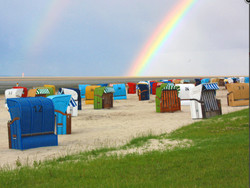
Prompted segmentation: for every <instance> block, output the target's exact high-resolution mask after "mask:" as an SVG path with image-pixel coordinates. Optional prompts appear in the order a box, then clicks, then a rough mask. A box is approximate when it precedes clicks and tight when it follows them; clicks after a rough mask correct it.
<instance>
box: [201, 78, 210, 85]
mask: <svg viewBox="0 0 250 188" xmlns="http://www.w3.org/2000/svg"><path fill="white" fill-rule="evenodd" d="M201 83H202V84H208V83H210V79H209V78H203V79H202V80H201Z"/></svg>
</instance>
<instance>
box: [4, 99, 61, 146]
mask: <svg viewBox="0 0 250 188" xmlns="http://www.w3.org/2000/svg"><path fill="white" fill-rule="evenodd" d="M7 105H8V108H9V112H10V116H11V121H9V122H8V137H9V148H10V149H20V150H25V149H30V148H37V147H45V146H57V145H58V139H57V135H56V134H55V116H54V105H53V102H52V101H51V100H50V99H47V98H44V97H31V98H12V99H7Z"/></svg>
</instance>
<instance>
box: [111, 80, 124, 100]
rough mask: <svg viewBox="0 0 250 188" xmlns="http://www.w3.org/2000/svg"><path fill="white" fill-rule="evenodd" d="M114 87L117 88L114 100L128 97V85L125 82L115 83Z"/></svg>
mask: <svg viewBox="0 0 250 188" xmlns="http://www.w3.org/2000/svg"><path fill="white" fill-rule="evenodd" d="M113 88H114V90H115V93H114V94H113V95H114V100H122V99H127V93H126V86H125V84H114V85H113Z"/></svg>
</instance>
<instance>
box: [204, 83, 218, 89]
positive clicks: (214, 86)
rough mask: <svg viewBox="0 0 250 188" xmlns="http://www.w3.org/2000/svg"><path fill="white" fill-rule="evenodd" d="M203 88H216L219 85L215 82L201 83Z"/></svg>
mask: <svg viewBox="0 0 250 188" xmlns="http://www.w3.org/2000/svg"><path fill="white" fill-rule="evenodd" d="M203 89H204V90H217V89H219V86H218V84H217V83H211V84H203Z"/></svg>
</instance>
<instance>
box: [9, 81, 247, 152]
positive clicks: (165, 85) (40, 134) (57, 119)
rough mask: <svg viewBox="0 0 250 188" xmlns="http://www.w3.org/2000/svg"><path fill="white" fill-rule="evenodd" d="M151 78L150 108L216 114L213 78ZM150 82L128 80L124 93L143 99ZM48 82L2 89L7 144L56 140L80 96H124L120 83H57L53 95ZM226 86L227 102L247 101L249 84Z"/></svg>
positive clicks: (107, 103)
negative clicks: (7, 116) (195, 81)
mask: <svg viewBox="0 0 250 188" xmlns="http://www.w3.org/2000/svg"><path fill="white" fill-rule="evenodd" d="M155 83H157V87H156V98H155V102H156V112H175V111H179V110H181V106H182V105H190V109H191V117H192V118H193V119H199V118H209V117H212V116H215V115H220V114H222V112H221V103H220V100H218V99H216V90H217V89H219V87H218V84H217V83H205V84H199V85H197V86H195V85H194V84H190V83H186V84H175V83H173V82H166V81H165V82H162V81H161V82H155ZM158 83H161V84H158ZM150 84H151V83H150V82H139V83H137V84H132V83H128V84H127V87H128V90H127V93H129V91H130V92H132V91H133V93H136V91H137V94H138V99H139V100H140V101H144V100H149V99H150V92H151V88H150ZM130 85H132V89H131V88H130ZM50 86H51V85H45V86H44V87H38V88H34V89H36V92H34V90H33V89H31V91H30V90H27V88H24V87H13V89H12V90H8V91H6V92H5V94H6V93H7V97H6V98H7V101H6V102H7V106H8V110H9V112H10V116H11V121H9V122H8V134H9V147H10V148H13V149H21V150H23V149H29V148H35V147H42V146H56V145H58V138H57V135H59V134H71V117H72V116H77V113H78V110H81V109H82V105H81V101H82V100H81V98H82V97H83V96H84V97H85V104H94V105H93V106H94V109H103V108H112V107H113V100H118V99H126V98H127V96H126V86H125V84H112V85H109V86H112V87H107V86H106V85H104V86H102V85H99V86H91V85H86V86H84V88H85V90H84V91H83V89H82V87H83V86H82V85H81V86H80V85H79V89H76V88H60V89H59V90H58V95H55V92H56V90H55V87H53V86H52V87H50ZM44 88H51V89H48V91H50V93H47V92H45V91H43V90H42V89H44ZM80 89H82V90H80ZM227 89H228V91H229V93H228V96H227V98H228V105H229V106H240V105H248V104H249V84H246V83H231V84H227ZM10 91H11V92H14V91H18V92H16V93H15V92H14V93H11V92H10ZM117 91H118V92H117ZM32 94H33V95H32ZM34 94H35V95H34ZM31 95H32V97H30V96H31ZM10 96H11V97H10ZM38 96H43V97H38ZM115 97H117V98H116V99H115Z"/></svg>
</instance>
